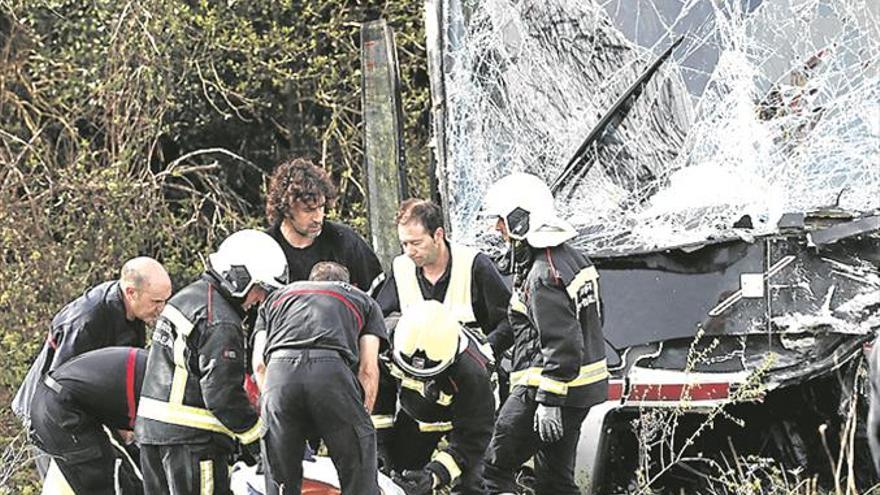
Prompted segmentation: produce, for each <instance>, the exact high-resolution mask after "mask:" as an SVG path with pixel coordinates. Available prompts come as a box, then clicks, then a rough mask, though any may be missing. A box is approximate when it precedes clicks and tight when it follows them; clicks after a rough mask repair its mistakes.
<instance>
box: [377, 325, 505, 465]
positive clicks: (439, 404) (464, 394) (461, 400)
mask: <svg viewBox="0 0 880 495" xmlns="http://www.w3.org/2000/svg"><path fill="white" fill-rule="evenodd" d="M463 338H466V337H463ZM390 368H391V374H392V376H394V378H396V383H397V387H398V401H399V403H400V408H401V409H402V410H403V411H404V412H406V414H407V415H409V416H410V417H411V418H413V419H414V420H415V421H416V422H417V423H419V429H420V430H421V431H424V432H448V433H447V434H446V443H445V444H444V445H443V446H438V449H437V452H435V455H434V456H432V458H433V459H434V460H432V461H431V462H430V463H429V464H428V465H427V466H426V468H427V469H430V470H433V471H437V470H439V469H444V470H445V476H443V475H441V476H440V478H441V479H444V480H454V476H452V474H453V473H451V472H450V471H456V469H457V470H458V471H467V470H468V469H470V468H472V467H474V466H475V465H477V464H478V463H479V462H480V461H481V459H482V457H483V453H484V452H485V451H486V447H487V446H488V445H489V440H490V439H491V437H492V428H493V426H494V423H495V396H494V394H493V392H492V383H491V380H490V373H491V372H490V370H489V360H488V358H487V356H485V355H484V354H483V353H481V352H480V349H479V348H478V346H477V344H476V342H475V341H474V340H471V339H469V340H468V345H467V347H466V348H465V349H464V350H463V351H460V352H459V354H458V356H457V357H456V359H455V362H453V363H452V364H451V365H450V366H449V368H448V369H446V370H445V371H444V372H443V373H441V374H440V375H438V376H436V377H433V378H431V379H417V378H415V377H411V376H408V375H407V374H406V373H404V372H403V370H401V369H400V368H398V367H396V366H394V364H393V363H391V364H390ZM388 412H389V413H391V414H393V411H388ZM442 453H445V454H448V456H444V455H442ZM438 454H440V455H438ZM450 458H451V460H452V461H453V462H454V466H453V465H447V463H448V462H449V460H450Z"/></svg>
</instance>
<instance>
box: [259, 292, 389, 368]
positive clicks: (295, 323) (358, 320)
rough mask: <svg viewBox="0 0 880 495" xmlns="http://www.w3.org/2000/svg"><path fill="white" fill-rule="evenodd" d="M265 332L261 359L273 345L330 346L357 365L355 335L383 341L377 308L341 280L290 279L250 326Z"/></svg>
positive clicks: (289, 347) (350, 363)
mask: <svg viewBox="0 0 880 495" xmlns="http://www.w3.org/2000/svg"><path fill="white" fill-rule="evenodd" d="M254 330H255V331H256V332H260V331H266V332H267V333H266V348H265V350H264V352H263V354H264V359H265V360H266V362H268V360H269V356H270V355H271V354H272V352H274V351H276V350H278V349H332V350H335V351H338V352H339V354H340V355H341V356H342V357H343V359H345V361H346V363H348V365H349V366H350V367H351V368H353V369H356V368H357V366H358V364H359V363H358V361H359V351H358V348H359V345H358V339H360V337H361V336H362V335H366V334H370V335H375V336H377V337H379V340H380V341H381V342H383V344H382V346H383V347H384V346H386V345H387V344H386V342H387V339H388V336H387V333H386V330H385V323H384V322H383V320H382V311H381V310H380V309H379V305H378V304H376V301H374V300H372V299H370V297H369V296H368V295H366V294H365V293H364V292H363V291H361V290H359V289H357V288H356V287H352V286H351V285H349V284H346V283H344V282H309V281H302V282H294V283H292V284H288V285H286V286H284V287H282V288H280V289H278V290H276V291H274V292H273V293H272V295H270V296H269V297H268V298H267V299H266V300H265V301H264V302H263V304H262V305H261V306H260V311H259V316H258V317H257V322H256V325H255V327H254Z"/></svg>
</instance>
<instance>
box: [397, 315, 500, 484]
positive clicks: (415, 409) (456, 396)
mask: <svg viewBox="0 0 880 495" xmlns="http://www.w3.org/2000/svg"><path fill="white" fill-rule="evenodd" d="M392 340H393V345H392V349H391V357H392V362H391V363H390V364H389V367H390V370H391V374H392V376H393V377H394V378H395V379H396V385H397V387H396V388H397V393H396V398H397V403H398V404H399V405H400V407H399V410H398V411H397V414H396V415H395V416H394V424H393V429H394V433H395V435H394V437H395V438H394V440H395V442H394V444H393V445H391V446H390V447H391V448H390V449H389V450H390V452H389V453H388V455H387V456H386V459H387V461H388V463H389V464H390V466H386V468H387V467H390V468H392V469H394V470H396V471H401V470H403V473H402V475H400V476H399V477H397V479H396V480H395V481H397V483H398V484H400V485H401V486H403V488H404V490H405V491H406V493H407V494H408V495H430V494H431V493H434V491H435V490H438V491H440V490H444V489H451V493H454V494H462V495H478V494H482V493H483V488H482V484H483V482H482V478H481V473H482V467H483V454H484V453H485V452H486V446H487V445H488V444H489V439H490V438H491V437H492V424H493V423H494V421H495V397H494V395H493V393H492V382H491V379H490V375H491V368H492V353H491V350H489V349H486V346H484V345H482V344H481V341H480V339H478V338H477V337H476V336H475V334H474V333H473V332H472V331H471V330H469V329H466V328H465V327H463V326H462V324H461V323H460V322H458V321H457V320H456V318H455V317H454V316H453V314H452V313H450V312H449V309H448V307H446V306H445V305H443V304H442V303H440V302H438V301H433V300H430V301H421V302H416V303H413V304H411V305H410V306H408V307H407V308H406V309H405V310H404V311H403V314H402V315H401V317H400V320H399V321H398V323H397V325H396V326H395V328H394V334H393V337H392Z"/></svg>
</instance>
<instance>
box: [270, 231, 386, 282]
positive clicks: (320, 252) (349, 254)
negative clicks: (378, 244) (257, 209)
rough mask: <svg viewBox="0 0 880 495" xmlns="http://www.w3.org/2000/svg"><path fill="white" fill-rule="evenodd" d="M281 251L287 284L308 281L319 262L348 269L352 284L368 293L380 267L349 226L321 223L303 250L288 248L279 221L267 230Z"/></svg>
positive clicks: (365, 243) (380, 270)
mask: <svg viewBox="0 0 880 495" xmlns="http://www.w3.org/2000/svg"><path fill="white" fill-rule="evenodd" d="M266 232H267V233H268V234H269V235H270V236H272V238H274V239H275V240H276V241H277V242H278V244H280V245H281V248H282V249H283V250H284V256H285V257H286V258H287V269H288V279H287V281H288V282H297V281H299V280H308V278H309V273H310V272H311V271H312V267H313V266H315V264H317V263H318V262H319V261H334V262H336V263H339V264H340V265H342V266H344V267H346V268H348V271H349V273H350V274H351V283H352V285H354V286H355V287H357V288H359V289H361V290H364V291H366V290H369V288H370V284H372V283H373V279H375V278H376V277H377V276H378V275H379V274H380V273H382V265H381V264H380V263H379V258H377V257H376V253H374V252H373V250H372V249H371V248H370V246H369V245H368V244H367V242H366V241H364V240H363V238H361V236H359V235H358V234H357V232H355V231H354V230H352V229H351V228H350V227H348V226H346V225H343V224H341V223H336V222H331V221H329V220H327V221H324V228H323V229H322V230H321V233H320V234H319V235H318V237H317V238H315V242H313V243H312V244H311V245H309V246H308V247H305V248H296V247H293V246H291V245H290V243H289V242H287V240H286V239H285V238H284V235H283V234H282V233H281V223H280V222H278V223H276V224H275V225H273V226H272V228H270V229H269V230H267V231H266Z"/></svg>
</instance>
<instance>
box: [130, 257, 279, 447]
mask: <svg viewBox="0 0 880 495" xmlns="http://www.w3.org/2000/svg"><path fill="white" fill-rule="evenodd" d="M242 316H243V315H242V313H241V310H240V306H239V305H238V304H237V303H235V302H233V300H232V299H231V296H230V295H229V294H228V293H227V292H225V291H224V290H223V289H221V288H220V285H219V283H218V282H217V281H216V280H215V279H214V278H213V277H212V276H211V275H208V274H205V275H203V276H202V278H200V279H199V280H197V281H195V282H193V283H191V284H190V285H188V286H186V287H185V288H183V289H182V290H180V292H178V293H177V294H175V295H174V296H173V297H171V299H170V300H169V301H168V304H167V305H166V307H165V310H164V311H163V312H162V315H161V316H160V318H159V321H158V322H157V324H156V331H155V332H154V333H153V344H152V347H151V350H150V359H149V362H148V363H147V375H146V377H145V378H144V387H143V392H142V397H141V403H140V406H139V407H138V421H137V425H136V430H135V431H136V433H137V436H138V439H139V440H140V441H141V443H144V444H148V445H175V444H194V443H207V442H210V441H215V442H218V444H220V445H221V446H224V447H228V448H231V447H232V446H233V442H232V441H233V440H238V441H240V442H241V443H242V444H250V443H253V442H255V441H257V440H259V430H260V427H261V425H262V423H261V422H260V421H259V416H258V415H257V412H256V411H255V410H254V408H253V407H252V406H251V404H250V403H249V402H248V399H247V395H246V393H245V390H244V387H243V384H244V375H245V355H246V349H245V335H244V331H243V329H242Z"/></svg>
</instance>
